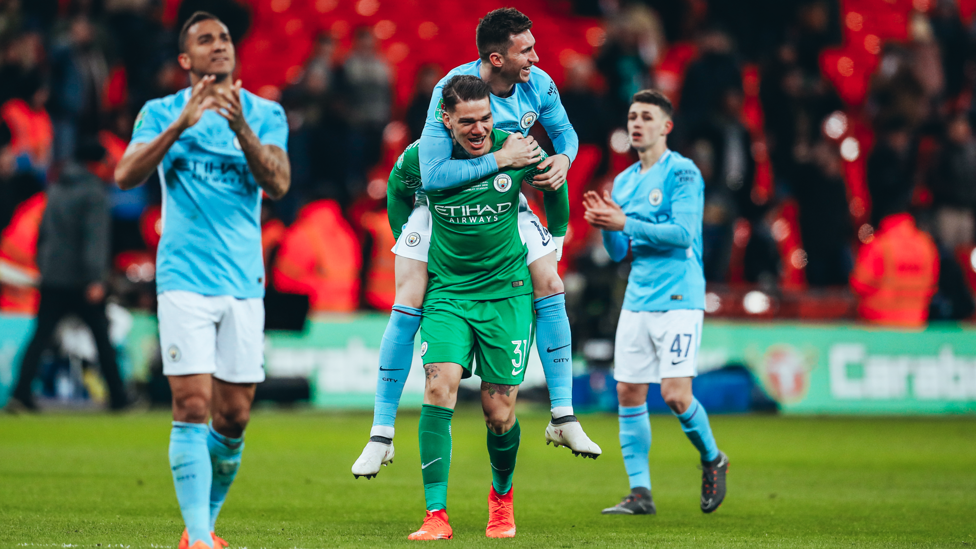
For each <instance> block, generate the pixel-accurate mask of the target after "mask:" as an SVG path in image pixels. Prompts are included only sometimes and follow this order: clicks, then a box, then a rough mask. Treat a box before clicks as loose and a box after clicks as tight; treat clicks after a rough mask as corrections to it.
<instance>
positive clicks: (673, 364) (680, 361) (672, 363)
mask: <svg viewBox="0 0 976 549" xmlns="http://www.w3.org/2000/svg"><path fill="white" fill-rule="evenodd" d="M685 362H688V359H687V358H686V359H684V360H679V361H678V362H675V361H673V360H672V361H671V365H672V366H677V365H678V364H684V363H685Z"/></svg>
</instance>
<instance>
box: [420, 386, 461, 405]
mask: <svg viewBox="0 0 976 549" xmlns="http://www.w3.org/2000/svg"><path fill="white" fill-rule="evenodd" d="M425 392H426V395H425V396H426V401H427V402H429V403H431V404H433V405H434V406H444V407H446V408H453V407H454V406H453V404H452V400H453V398H452V397H453V396H454V390H452V389H451V387H449V386H448V385H447V384H441V383H437V384H428V385H427V389H426V391H425Z"/></svg>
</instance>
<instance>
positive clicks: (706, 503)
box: [702, 498, 712, 507]
mask: <svg viewBox="0 0 976 549" xmlns="http://www.w3.org/2000/svg"><path fill="white" fill-rule="evenodd" d="M711 504H712V498H708V499H705V498H702V506H703V507H708V506H710V505H711Z"/></svg>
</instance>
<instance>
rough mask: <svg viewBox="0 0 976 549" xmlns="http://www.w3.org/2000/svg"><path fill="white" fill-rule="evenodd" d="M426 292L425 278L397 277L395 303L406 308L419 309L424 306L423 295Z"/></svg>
mask: <svg viewBox="0 0 976 549" xmlns="http://www.w3.org/2000/svg"><path fill="white" fill-rule="evenodd" d="M426 292H427V280H426V277H412V276H408V277H405V279H404V280H400V278H399V277H397V283H396V299H395V301H396V303H397V305H405V306H407V307H414V308H418V309H419V308H420V307H422V306H423V304H424V294H425V293H426Z"/></svg>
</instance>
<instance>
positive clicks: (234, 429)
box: [213, 407, 251, 438]
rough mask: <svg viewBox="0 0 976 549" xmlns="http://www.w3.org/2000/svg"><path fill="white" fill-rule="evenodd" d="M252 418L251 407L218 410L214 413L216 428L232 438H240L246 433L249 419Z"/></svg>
mask: <svg viewBox="0 0 976 549" xmlns="http://www.w3.org/2000/svg"><path fill="white" fill-rule="evenodd" d="M250 420H251V410H250V409H249V408H246V407H245V408H233V409H229V410H216V411H214V415H213V425H214V429H215V430H216V431H217V432H218V433H220V434H222V435H224V436H228V437H231V438H238V437H240V436H241V435H243V434H244V429H245V428H246V427H247V423H248V421H250Z"/></svg>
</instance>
